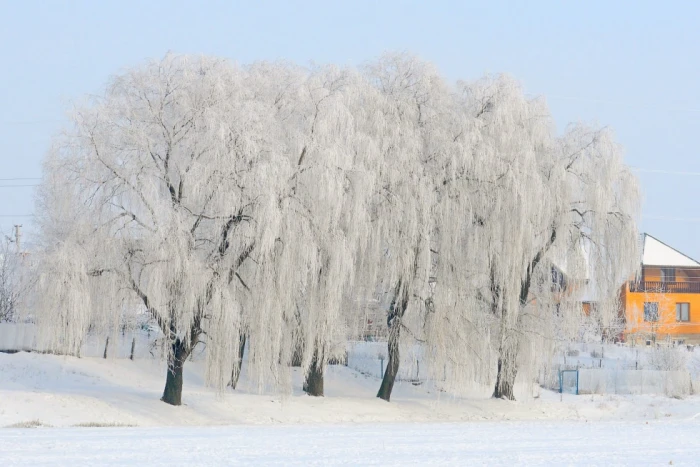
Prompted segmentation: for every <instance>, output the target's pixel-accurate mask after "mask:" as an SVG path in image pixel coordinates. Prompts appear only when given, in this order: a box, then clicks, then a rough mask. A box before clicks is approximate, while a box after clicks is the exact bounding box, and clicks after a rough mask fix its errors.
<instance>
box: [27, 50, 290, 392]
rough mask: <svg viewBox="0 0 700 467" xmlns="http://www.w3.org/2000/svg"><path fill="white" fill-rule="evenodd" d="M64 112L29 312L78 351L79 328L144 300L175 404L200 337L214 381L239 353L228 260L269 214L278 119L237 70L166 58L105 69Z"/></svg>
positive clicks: (235, 287) (237, 286) (110, 323)
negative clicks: (102, 84) (87, 94)
mask: <svg viewBox="0 0 700 467" xmlns="http://www.w3.org/2000/svg"><path fill="white" fill-rule="evenodd" d="M73 123H74V126H73V128H72V129H69V130H68V131H67V132H66V134H65V135H64V136H63V137H62V138H61V139H60V140H59V141H58V142H57V144H56V148H55V150H54V151H53V153H52V154H51V156H50V157H49V159H48V160H47V162H46V167H45V173H46V176H45V183H44V186H43V196H42V208H43V209H42V211H43V222H42V225H43V227H44V230H43V234H44V243H45V245H46V246H47V248H46V249H45V254H44V263H43V265H42V268H41V272H42V278H41V280H40V285H41V289H40V292H39V294H38V296H39V297H40V300H39V302H40V303H39V307H38V309H39V311H40V314H39V316H38V319H39V321H40V323H41V324H42V325H43V326H42V328H43V329H53V330H55V331H58V330H65V331H64V332H60V331H58V332H54V333H53V335H52V336H51V338H52V344H53V345H54V346H57V347H59V348H64V349H67V350H69V351H71V350H72V351H74V352H75V350H76V349H77V348H78V347H79V346H80V343H81V342H82V338H83V336H84V335H85V333H86V332H87V329H88V328H89V327H97V328H100V327H102V328H107V329H110V328H114V326H115V325H116V324H117V323H118V318H119V316H120V314H121V313H122V312H124V311H125V310H126V309H128V308H130V307H134V306H141V307H144V308H145V309H146V310H147V311H148V313H150V315H151V317H152V319H153V320H154V321H155V322H156V323H157V325H158V326H159V327H160V329H161V331H162V332H163V334H164V336H165V341H166V343H167V349H166V350H167V355H168V372H167V378H166V385H165V389H164V392H163V401H165V402H167V403H170V404H174V405H179V404H180V403H181V393H182V376H183V374H182V370H183V366H184V364H185V361H186V359H187V357H188V356H189V355H190V353H191V352H192V349H193V348H194V346H196V345H197V343H198V342H200V340H201V339H202V338H203V337H204V336H206V338H207V344H208V346H209V352H207V359H208V360H209V364H208V369H209V372H210V373H213V379H215V380H217V379H221V378H217V376H222V375H223V373H222V372H221V368H222V366H223V365H221V362H227V363H229V364H228V365H227V366H228V371H229V372H230V368H231V364H230V362H231V361H232V360H233V359H234V356H235V354H236V353H237V349H238V346H237V338H236V336H238V332H237V331H238V327H239V322H240V319H241V307H242V304H243V302H244V300H243V299H242V297H243V296H244V295H243V292H244V291H242V290H241V289H245V282H244V281H243V279H242V278H241V277H240V274H239V269H240V268H241V267H242V266H243V264H244V263H245V262H246V261H248V260H249V258H250V254H251V252H252V251H253V249H254V248H256V240H258V238H259V235H256V233H257V232H258V231H259V230H260V227H259V226H260V225H264V224H265V223H266V222H265V220H266V218H267V217H270V216H274V212H272V209H271V208H270V206H274V200H275V195H276V190H275V185H274V183H271V180H270V175H271V174H272V173H274V172H275V170H276V169H275V167H273V166H271V164H270V162H271V161H270V157H269V154H270V153H271V152H272V148H273V147H274V144H275V143H276V141H275V139H274V136H275V135H274V130H275V128H276V127H275V125H273V124H271V121H270V114H269V112H266V111H264V110H263V109H261V106H260V105H259V104H258V103H257V102H256V100H255V99H254V98H253V94H252V90H251V89H250V88H249V86H248V83H247V82H246V80H245V76H244V74H243V73H242V72H240V71H239V70H237V69H235V68H233V67H231V66H230V65H229V64H227V63H226V62H224V61H220V60H216V59H209V58H188V57H175V56H168V57H166V58H165V59H164V60H162V61H157V62H151V63H149V64H147V65H146V66H143V67H139V68H135V69H133V70H130V71H128V72H126V73H124V74H122V75H120V76H117V77H115V78H114V79H113V80H112V81H111V82H110V84H109V86H108V88H107V90H106V92H105V94H104V96H102V97H99V98H95V99H94V100H93V101H91V102H88V103H87V104H85V105H83V106H80V107H78V108H77V109H76V110H75V112H74V116H73ZM42 311H43V312H42ZM229 374H230V373H229Z"/></svg>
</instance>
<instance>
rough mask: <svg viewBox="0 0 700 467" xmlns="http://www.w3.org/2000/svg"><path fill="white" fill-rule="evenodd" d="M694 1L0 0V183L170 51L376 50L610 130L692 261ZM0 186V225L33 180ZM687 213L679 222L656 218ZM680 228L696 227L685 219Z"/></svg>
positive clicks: (696, 214)
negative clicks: (145, 63)
mask: <svg viewBox="0 0 700 467" xmlns="http://www.w3.org/2000/svg"><path fill="white" fill-rule="evenodd" d="M698 24H700V3H698V2H692V1H683V2H681V1H677V2H658V1H657V2H647V1H627V2H625V1H586V2H561V1H551V2H545V1H540V2H535V1H531V2H525V1H521V2H515V1H513V2H502V1H482V2H475V1H474V2H472V1H453V2H449V1H436V0H433V1H425V2H418V1H403V2H402V1H374V2H370V1H360V0H354V1H347V2H339V1H330V0H326V1H313V2H312V1H298V2H293V1H256V2H236V1H213V0H212V1H196V2H195V1H172V0H171V1H167V0H151V1H125V0H121V1H116V0H115V1H106V0H104V1H99V0H92V1H69V0H66V1H52V0H45V1H36V0H0V59H1V60H2V62H1V63H0V90H1V91H0V179H5V178H18V177H39V176H40V174H41V172H40V170H41V160H42V158H43V156H44V153H45V151H46V148H47V147H48V145H49V142H50V139H51V135H52V134H53V133H54V132H56V131H57V129H58V128H60V126H61V122H62V119H63V115H64V111H65V109H66V108H67V107H68V105H69V103H70V102H71V100H74V99H76V98H78V97H80V96H81V95H83V94H85V93H89V92H98V91H99V90H100V89H101V88H102V87H103V85H104V84H105V82H106V80H107V79H108V77H109V75H110V74H112V73H114V72H117V71H119V69H120V68H122V67H126V66H131V65H134V64H137V63H139V62H140V61H142V60H144V59H146V58H154V57H161V56H163V55H164V54H165V53H166V52H167V51H169V50H171V51H174V52H180V53H204V54H214V55H219V56H223V57H228V58H230V59H233V60H237V61H239V62H242V63H247V62H251V61H254V60H260V59H267V60H270V59H278V58H283V59H289V60H293V61H296V62H301V63H307V62H309V61H312V60H313V61H317V62H335V63H342V64H358V63H361V62H363V61H364V60H367V59H370V58H373V57H375V56H377V55H379V54H380V53H381V52H383V51H385V50H406V51H410V52H414V53H416V54H418V55H420V56H421V57H423V58H425V59H427V60H430V61H432V62H434V63H435V64H436V65H437V66H438V67H439V68H440V70H442V72H443V74H445V75H446V76H447V77H449V78H450V79H460V78H466V79H472V78H476V77H478V76H480V75H481V74H483V73H484V72H508V73H511V74H512V75H514V76H515V77H516V78H518V79H519V80H520V81H521V82H522V83H523V85H524V87H525V89H526V91H527V92H528V93H532V94H537V95H544V96H546V97H547V99H548V102H549V104H550V107H551V109H552V112H553V114H554V116H555V118H556V120H557V123H558V124H559V126H560V127H563V126H564V125H565V124H566V123H568V122H571V121H577V120H583V121H588V122H598V123H600V124H601V125H609V126H611V127H612V128H614V129H615V130H616V133H617V135H618V139H619V141H620V142H621V143H622V144H623V145H624V146H625V147H626V152H627V162H628V163H629V164H630V165H633V166H636V167H639V168H642V169H646V170H661V171H672V172H696V173H697V174H695V175H692V174H676V173H674V174H671V173H666V174H664V173H655V172H641V173H640V174H639V176H640V180H641V184H642V188H643V191H644V195H645V204H644V210H643V212H644V215H645V216H646V217H645V218H644V221H643V225H642V228H643V229H644V230H646V231H648V232H649V233H650V234H652V235H654V236H656V237H658V238H659V239H661V240H663V241H665V242H666V243H668V244H670V245H672V246H675V247H677V248H678V249H680V250H681V251H684V252H685V253H687V254H689V255H691V256H694V257H696V258H700V238H699V237H698V234H699V233H700V193H699V192H698V190H697V187H698V186H700V157H698V156H699V155H700V131H699V130H700V28H698ZM33 183H36V181H33V180H26V181H14V182H9V181H0V230H4V231H6V232H7V231H8V230H9V228H10V227H11V225H12V224H14V223H16V222H17V221H20V222H24V224H25V225H27V224H30V222H31V220H30V218H24V219H23V218H13V217H5V216H7V215H19V214H31V213H32V211H33V199H32V196H33V195H32V190H33V188H32V187H14V188H6V187H4V185H8V184H33ZM658 216H661V217H667V218H684V219H686V220H684V221H678V220H673V221H671V220H661V219H658V218H656V217H658ZM687 219H695V221H692V220H691V221H689V220H687Z"/></svg>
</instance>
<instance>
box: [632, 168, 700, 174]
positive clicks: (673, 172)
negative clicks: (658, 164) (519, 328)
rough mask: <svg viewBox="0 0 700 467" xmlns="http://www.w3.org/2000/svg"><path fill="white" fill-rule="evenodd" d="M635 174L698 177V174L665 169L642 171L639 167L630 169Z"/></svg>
mask: <svg viewBox="0 0 700 467" xmlns="http://www.w3.org/2000/svg"><path fill="white" fill-rule="evenodd" d="M630 168H631V169H632V170H634V171H636V172H643V173H654V174H667V175H696V176H697V175H700V172H688V171H684V170H665V169H643V168H641V167H634V166H631V167H630Z"/></svg>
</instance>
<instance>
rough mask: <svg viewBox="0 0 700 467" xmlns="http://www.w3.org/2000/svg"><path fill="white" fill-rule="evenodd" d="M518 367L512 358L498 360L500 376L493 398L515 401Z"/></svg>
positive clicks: (497, 379) (497, 378)
mask: <svg viewBox="0 0 700 467" xmlns="http://www.w3.org/2000/svg"><path fill="white" fill-rule="evenodd" d="M517 371H518V368H517V365H516V364H515V361H514V360H513V359H511V358H506V359H501V358H499V359H498V375H497V376H496V386H495V388H494V390H493V397H495V398H497V399H508V400H511V401H514V400H515V394H514V392H513V388H514V386H515V377H516V375H517Z"/></svg>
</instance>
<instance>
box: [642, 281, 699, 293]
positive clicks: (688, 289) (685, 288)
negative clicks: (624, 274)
mask: <svg viewBox="0 0 700 467" xmlns="http://www.w3.org/2000/svg"><path fill="white" fill-rule="evenodd" d="M630 292H641V293H700V282H661V281H644V282H636V281H630Z"/></svg>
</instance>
